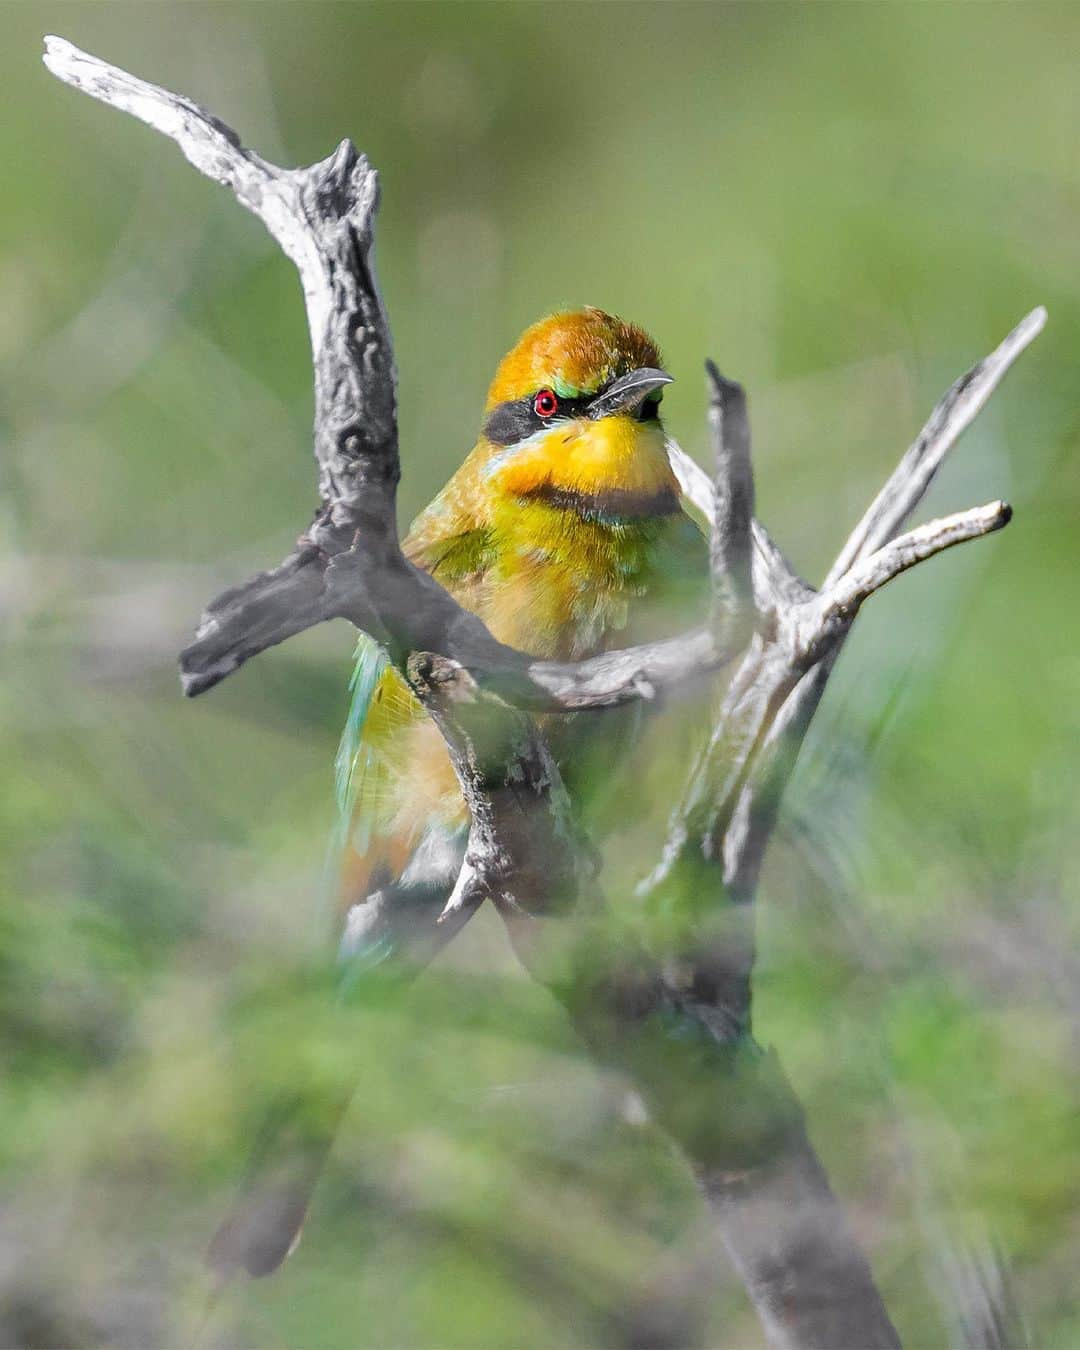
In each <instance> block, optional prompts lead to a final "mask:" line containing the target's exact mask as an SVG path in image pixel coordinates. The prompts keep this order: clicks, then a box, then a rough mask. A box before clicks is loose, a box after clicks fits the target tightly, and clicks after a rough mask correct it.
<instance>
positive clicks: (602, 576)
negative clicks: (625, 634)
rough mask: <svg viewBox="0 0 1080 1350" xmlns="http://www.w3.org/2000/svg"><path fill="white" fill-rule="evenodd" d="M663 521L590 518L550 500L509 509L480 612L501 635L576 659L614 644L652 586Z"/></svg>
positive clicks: (556, 655) (523, 646)
mask: <svg viewBox="0 0 1080 1350" xmlns="http://www.w3.org/2000/svg"><path fill="white" fill-rule="evenodd" d="M662 530H663V522H662V521H658V520H651V519H643V520H633V521H628V520H618V519H591V520H590V519H585V518H583V517H581V516H579V515H577V514H575V513H573V512H570V511H566V510H559V509H557V508H554V507H552V506H550V505H549V504H547V503H534V502H529V503H522V504H518V505H517V506H516V509H513V508H508V509H507V511H506V513H505V519H504V521H502V522H500V524H499V526H497V529H496V540H497V546H496V550H495V551H496V563H495V566H494V567H493V568H492V569H491V571H490V573H489V574H488V577H487V578H486V585H485V594H484V596H483V597H482V599H481V611H482V615H483V617H484V619H485V620H486V622H487V623H488V626H489V627H490V628H491V630H492V632H493V633H494V634H495V636H496V637H497V638H499V640H500V641H502V642H506V643H508V644H510V645H511V646H514V647H518V648H520V649H522V650H524V651H528V652H531V653H533V654H534V655H537V656H546V657H553V658H559V659H568V660H569V659H577V658H580V657H582V656H587V655H589V654H590V653H592V652H596V651H600V650H602V649H603V648H605V647H608V646H611V645H613V644H614V643H617V637H618V634H619V633H621V632H622V631H623V630H625V628H626V625H627V622H628V618H629V616H630V613H631V611H632V609H633V608H634V604H635V601H636V600H637V599H638V598H639V597H641V596H643V595H644V594H645V592H646V591H647V589H648V587H649V581H650V574H651V572H652V570H653V565H654V559H655V553H656V548H657V544H658V542H659V536H660V534H661V533H662Z"/></svg>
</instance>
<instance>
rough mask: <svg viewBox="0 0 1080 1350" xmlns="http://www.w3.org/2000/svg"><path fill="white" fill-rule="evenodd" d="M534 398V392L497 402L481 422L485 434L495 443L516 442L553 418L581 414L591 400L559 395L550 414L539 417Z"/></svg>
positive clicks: (571, 416) (553, 419) (507, 443)
mask: <svg viewBox="0 0 1080 1350" xmlns="http://www.w3.org/2000/svg"><path fill="white" fill-rule="evenodd" d="M537 392H539V390H538V391H537ZM535 401H536V394H529V395H528V397H527V398H518V399H514V400H513V401H512V402H509V403H500V404H498V406H497V407H494V408H492V410H491V412H490V413H488V416H487V420H486V421H485V423H484V435H485V436H486V437H487V439H488V440H489V441H492V442H494V444H495V445H516V444H517V442H518V441H523V440H525V439H526V438H527V437H529V436H531V435H533V433H534V432H537V431H539V430H540V429H541V428H542V427H546V426H549V425H550V424H551V423H552V422H553V421H555V420H556V418H574V417H581V416H583V415H584V413H585V410H586V408H587V407H588V406H589V402H590V399H588V398H560V399H559V400H558V409H557V411H556V412H554V413H553V414H552V415H551V417H540V416H539V415H538V413H537V411H536V409H535V407H534V406H533V405H534V403H535Z"/></svg>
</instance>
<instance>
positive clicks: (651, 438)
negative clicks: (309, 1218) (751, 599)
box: [211, 307, 708, 1274]
mask: <svg viewBox="0 0 1080 1350" xmlns="http://www.w3.org/2000/svg"><path fill="white" fill-rule="evenodd" d="M670 383H671V376H670V375H669V374H668V373H667V372H666V371H665V370H664V369H663V367H662V363H661V357H660V352H659V350H658V348H657V346H656V344H655V343H654V342H653V341H652V339H651V338H650V337H649V336H648V335H647V334H646V333H644V332H643V331H642V330H641V329H640V328H637V327H635V326H634V325H633V324H630V323H626V322H624V321H623V320H621V319H618V318H615V317H613V316H612V315H610V314H606V313H604V312H603V311H602V310H599V309H594V308H591V307H590V308H586V309H582V310H577V311H573V312H569V313H559V314H553V315H551V316H550V317H549V318H546V319H543V320H541V321H540V322H539V323H536V324H534V325H533V326H532V327H531V328H528V329H527V330H526V331H525V333H524V334H522V336H521V338H520V339H519V341H518V342H517V344H516V345H515V346H514V347H513V348H512V349H511V351H510V352H509V353H508V354H507V355H506V356H505V357H504V358H503V360H502V361H501V362H500V364H499V367H498V369H497V371H496V373H495V378H494V380H493V381H492V383H491V387H490V389H489V390H488V396H487V402H486V404H485V407H484V413H483V422H482V427H481V432H480V437H479V440H478V441H477V443H476V445H475V447H474V448H473V449H472V451H471V452H470V453H469V454H468V456H467V457H466V458H465V461H464V463H463V464H462V465H461V467H460V468H459V469H458V471H457V472H456V473H455V474H454V476H453V477H452V478H451V479H450V481H449V482H448V483H447V485H446V486H445V487H444V488H443V490H442V491H441V492H440V493H439V494H438V496H437V497H436V498H435V499H434V501H433V502H432V503H431V505H430V506H428V507H427V508H426V510H424V511H423V512H421V514H420V515H419V516H418V517H417V519H416V520H415V521H414V522H413V524H412V527H411V529H410V530H409V532H408V535H407V536H406V538H405V541H404V545H403V548H404V552H405V553H406V555H407V556H408V557H409V558H410V559H411V561H412V562H414V563H415V564H416V565H417V566H419V567H422V568H424V569H425V570H427V571H428V572H430V573H431V574H432V575H433V576H434V577H435V578H437V579H438V581H439V582H441V584H442V585H443V586H444V587H445V588H446V589H447V590H448V591H449V592H450V593H451V595H453V596H454V598H455V599H456V600H457V601H458V602H459V603H460V604H461V605H463V606H464V607H465V608H467V609H469V610H472V611H473V612H474V613H476V614H477V615H479V616H480V618H481V619H483V621H484V622H485V624H486V625H487V627H488V628H489V629H490V631H491V632H492V634H493V635H494V636H495V637H496V638H498V639H499V640H500V641H501V642H504V643H506V644H507V645H509V646H512V647H515V648H518V649H519V650H522V651H525V652H528V653H530V654H531V655H533V656H536V657H539V658H547V659H560V660H577V659H580V658H583V657H587V656H590V655H593V654H595V653H597V652H599V651H603V650H605V649H611V648H613V647H617V646H626V645H630V644H631V643H633V642H635V641H639V640H643V639H647V638H653V637H657V636H661V635H667V634H668V633H671V632H673V631H677V629H678V627H679V626H680V624H681V618H682V617H683V609H682V605H681V604H680V603H678V601H680V600H681V598H682V597H683V596H685V595H686V594H687V593H688V592H689V593H692V592H693V591H694V590H695V589H696V588H697V586H698V585H699V584H700V582H701V580H702V579H703V578H704V577H705V576H706V575H707V569H708V548H707V544H706V541H705V538H704V536H703V534H702V531H701V529H700V528H699V526H698V525H697V523H696V522H695V521H694V520H693V519H692V518H691V517H690V516H689V515H688V514H687V513H686V511H685V510H684V502H683V498H682V494H681V491H680V488H679V484H678V481H677V480H676V477H675V475H674V473H673V472H672V468H671V464H670V462H669V458H668V454H667V450H666V446H665V437H664V431H663V427H662V423H661V419H660V401H661V398H662V395H663V390H664V387H665V386H666V385H668V384H670ZM351 687H352V705H351V708H350V713H349V719H348V722H347V724H346V728H345V733H344V736H343V737H342V743H341V749H340V752H339V755H338V762H337V769H338V773H337V784H338V802H339V808H340V813H341V823H340V829H339V845H340V849H339V852H340V855H341V866H340V878H341V880H340V885H339V890H340V894H341V899H342V902H343V907H344V908H345V910H346V911H347V917H346V928H345V939H344V943H343V961H344V965H345V968H346V971H347V976H346V978H347V979H348V980H350V981H356V980H357V979H359V980H361V981H362V980H363V979H364V978H365V976H367V975H370V973H371V972H372V971H373V970H374V969H376V968H378V969H380V970H382V971H384V972H385V970H386V969H387V967H390V968H391V969H392V968H393V967H394V966H395V964H398V965H402V966H406V967H407V966H409V965H411V966H413V967H414V968H415V966H416V965H417V963H418V962H422V961H423V960H424V959H426V958H427V957H428V956H430V955H431V954H432V952H433V950H435V949H436V948H437V946H438V942H437V940H436V941H433V940H432V939H431V938H430V934H431V933H432V932H433V930H434V917H435V915H437V914H438V912H439V909H440V908H441V905H442V903H443V902H444V901H445V899H446V897H447V895H448V894H449V891H450V889H451V887H452V886H453V883H454V879H455V876H456V873H457V869H458V867H459V866H460V862H461V856H462V853H463V849H464V842H465V836H466V833H467V826H468V820H467V813H466V808H465V803H464V801H463V799H462V795H461V792H460V790H459V788H458V785H457V781H456V779H455V777H454V772H453V769H452V767H451V763H450V758H449V755H448V753H447V751H446V748H445V745H444V743H443V741H442V739H441V737H440V735H439V732H438V730H437V728H436V727H435V725H434V723H433V722H431V721H430V719H428V718H427V717H426V715H425V714H424V712H423V710H422V708H421V705H420V704H419V702H418V701H417V700H416V698H415V697H414V696H413V694H412V692H411V691H410V689H409V687H408V685H407V684H406V682H405V680H404V678H403V677H402V675H401V674H400V673H399V672H398V670H397V669H396V668H395V667H394V666H393V665H391V664H390V663H389V660H388V658H387V657H386V655H385V653H384V652H383V651H382V649H381V648H380V647H378V646H377V645H376V644H375V643H374V642H373V641H371V640H370V639H367V638H362V639H361V641H360V644H359V647H358V653H357V661H356V667H355V670H354V673H353V679H352V686H351ZM587 717H588V720H589V722H590V723H593V722H594V715H592V714H589V715H587ZM560 722H562V723H563V724H565V719H559V718H552V719H549V728H550V731H551V733H552V737H553V741H554V749H555V753H556V757H557V759H558V760H559V763H560V767H561V768H562V769H563V770H564V773H565V772H566V771H567V770H568V769H572V767H573V766H572V762H571V761H572V758H573V756H572V754H571V753H570V747H575V748H579V747H580V745H581V737H580V735H574V736H572V737H568V736H565V735H563V736H560V735H559V732H560V726H559V725H558V724H559V723H560ZM402 916H404V918H402ZM417 916H422V918H423V925H422V926H423V929H424V932H425V934H427V935H428V936H426V937H424V938H422V939H421V940H420V941H419V942H417V943H410V933H411V929H412V927H415V926H416V925H415V920H416V918H417ZM406 949H408V950H406ZM343 1109H344V1104H343V1103H338V1104H336V1105H335V1107H334V1109H333V1110H329V1111H327V1112H325V1113H324V1114H323V1115H321V1116H320V1115H319V1113H318V1112H316V1113H314V1115H312V1114H311V1113H308V1114H307V1117H306V1119H307V1124H306V1125H305V1126H304V1127H303V1128H302V1129H300V1130H298V1131H293V1134H292V1138H291V1144H290V1147H291V1154H290V1152H289V1150H288V1149H285V1150H283V1149H282V1148H280V1147H276V1146H271V1148H270V1149H269V1150H268V1151H267V1153H266V1157H267V1158H268V1159H269V1161H268V1162H266V1163H265V1164H262V1163H260V1164H259V1165H257V1166H256V1168H255V1170H254V1172H253V1176H252V1179H251V1180H250V1181H249V1183H248V1185H247V1187H246V1188H245V1192H244V1194H243V1196H242V1197H241V1199H240V1201H239V1202H238V1204H237V1206H236V1208H235V1210H234V1211H233V1213H232V1214H231V1215H230V1217H229V1218H228V1219H227V1220H226V1222H225V1223H224V1224H223V1225H222V1226H221V1228H220V1229H219V1231H218V1234H217V1236H216V1237H215V1240H214V1243H213V1244H212V1248H211V1260H212V1262H213V1264H215V1265H216V1266H217V1267H218V1268H219V1270H221V1271H222V1272H223V1273H230V1272H231V1271H232V1270H234V1269H237V1268H244V1269H246V1270H248V1271H249V1273H251V1274H266V1273H269V1272H270V1271H272V1270H273V1269H275V1268H276V1267H277V1265H279V1264H280V1262H281V1261H282V1260H283V1259H284V1257H285V1256H286V1255H287V1253H288V1252H289V1250H291V1247H292V1245H293V1244H294V1243H295V1240H296V1238H297V1236H298V1234H299V1231H300V1228H301V1226H302V1224H303V1220H304V1215H305V1212H306V1209H307V1204H308V1200H309V1198H310V1193H311V1190H312V1188H313V1187H314V1184H315V1181H316V1180H317V1177H318V1173H319V1169H320V1167H321V1163H322V1161H323V1159H324V1157H325V1154H326V1150H327V1148H328V1147H329V1143H330V1140H331V1139H332V1137H333V1131H334V1128H335V1127H336V1124H337V1121H338V1119H339V1117H340V1115H341V1112H342V1110H343ZM312 1120H314V1122H315V1123H314V1125H312V1124H311V1122H312Z"/></svg>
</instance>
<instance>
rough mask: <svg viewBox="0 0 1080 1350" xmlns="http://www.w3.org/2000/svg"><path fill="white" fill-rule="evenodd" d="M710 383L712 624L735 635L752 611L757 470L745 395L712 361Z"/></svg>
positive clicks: (709, 375)
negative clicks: (752, 460) (713, 467)
mask: <svg viewBox="0 0 1080 1350" xmlns="http://www.w3.org/2000/svg"><path fill="white" fill-rule="evenodd" d="M705 370H706V372H707V374H708V385H709V391H710V392H709V426H710V428H711V429H712V438H713V451H714V454H715V458H716V477H715V492H714V504H713V514H712V540H711V547H710V561H711V564H712V576H713V605H714V616H713V621H714V623H715V625H716V627H717V631H718V632H719V633H721V634H727V633H732V632H735V631H736V630H737V628H738V627H739V624H740V623H741V622H742V620H743V619H744V618H745V617H746V615H747V613H748V611H749V612H751V613H752V605H753V582H752V579H751V566H752V542H751V525H752V523H753V519H754V470H753V467H752V465H751V463H750V423H749V421H748V420H747V416H746V392H745V390H744V389H743V387H742V385H741V384H735V383H734V382H733V381H732V380H725V379H724V377H723V375H721V374H720V372H719V370H717V368H716V365H715V364H714V362H712V361H706V362H705Z"/></svg>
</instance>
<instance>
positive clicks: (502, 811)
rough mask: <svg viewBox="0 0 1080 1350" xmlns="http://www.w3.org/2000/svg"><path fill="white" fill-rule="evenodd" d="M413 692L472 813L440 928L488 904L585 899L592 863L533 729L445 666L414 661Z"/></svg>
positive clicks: (536, 905) (432, 660)
mask: <svg viewBox="0 0 1080 1350" xmlns="http://www.w3.org/2000/svg"><path fill="white" fill-rule="evenodd" d="M406 670H407V674H408V678H409V683H410V684H411V685H412V687H413V689H414V691H415V692H416V694H417V696H418V697H419V698H420V700H421V701H422V702H423V704H424V706H425V708H426V709H427V711H428V712H429V713H430V715H431V717H432V718H433V719H434V721H435V723H436V724H437V726H438V727H439V730H440V731H441V732H442V734H443V739H444V740H445V741H446V744H447V748H448V749H449V751H450V758H451V760H452V762H453V765H454V771H455V773H456V774H457V778H458V782H459V783H460V785H461V790H462V794H463V795H464V797H465V801H466V804H467V805H468V808H469V822H470V823H469V839H468V843H467V845H466V848H465V857H464V860H463V862H462V865H461V871H460V872H459V874H458V877H457V881H456V882H455V884H454V888H453V891H452V892H451V894H450V898H449V899H448V900H447V902H446V908H445V909H444V910H443V913H442V916H441V919H440V921H441V920H442V919H445V918H447V917H448V916H449V915H452V914H456V913H458V912H460V911H462V910H468V909H475V908H476V906H477V905H479V904H480V902H481V901H482V900H484V899H488V898H490V899H492V900H494V901H495V902H496V903H497V904H500V905H506V906H509V907H511V908H512V909H515V910H520V911H521V912H523V913H549V912H551V911H552V909H553V908H561V907H563V906H565V905H569V904H572V903H573V901H574V900H575V899H576V898H577V889H578V883H579V880H580V878H581V875H582V867H583V866H584V861H583V860H584V859H586V858H587V859H588V860H589V864H590V874H591V871H592V870H595V869H594V868H593V867H592V863H593V855H592V853H591V850H589V849H588V848H587V847H586V846H585V841H584V840H583V839H582V838H581V837H580V835H579V833H578V832H577V830H576V829H575V827H574V825H573V821H572V817H571V812H570V802H569V799H568V797H567V795H566V790H565V788H564V787H563V783H562V778H561V777H560V775H559V770H558V768H557V767H556V764H555V761H554V760H553V759H552V757H551V752H550V751H549V750H548V748H547V745H546V744H545V742H544V740H543V737H542V736H540V734H539V733H538V731H537V729H536V725H535V723H534V722H533V721H532V719H530V718H529V717H527V716H525V715H524V714H523V713H521V712H519V711H518V710H517V709H516V708H513V707H511V706H510V705H509V704H507V703H504V702H503V701H502V700H501V699H498V698H496V697H495V696H493V695H491V694H486V693H484V692H483V691H482V690H481V689H479V688H478V687H477V685H476V684H475V683H474V681H473V680H472V678H471V677H470V676H469V675H468V673H467V672H465V671H464V670H462V669H461V667H460V666H457V665H455V664H454V663H453V662H451V661H447V660H446V659H445V658H444V657H440V656H435V655H432V654H431V653H428V652H421V653H417V654H415V655H413V656H412V657H410V658H409V662H408V665H407V667H406Z"/></svg>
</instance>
